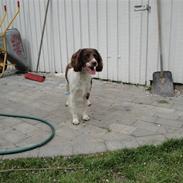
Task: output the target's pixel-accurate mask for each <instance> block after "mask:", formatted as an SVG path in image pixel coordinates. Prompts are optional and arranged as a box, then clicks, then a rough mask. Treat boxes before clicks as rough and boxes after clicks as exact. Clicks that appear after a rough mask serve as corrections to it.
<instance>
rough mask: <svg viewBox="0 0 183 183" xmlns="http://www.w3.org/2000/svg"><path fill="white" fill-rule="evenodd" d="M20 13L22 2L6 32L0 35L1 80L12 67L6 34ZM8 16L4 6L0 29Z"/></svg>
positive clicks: (18, 4)
mask: <svg viewBox="0 0 183 183" xmlns="http://www.w3.org/2000/svg"><path fill="white" fill-rule="evenodd" d="M19 13H20V2H19V1H18V2H17V10H16V12H15V15H14V16H13V18H12V19H11V21H10V22H9V24H8V25H7V26H6V28H5V29H4V31H2V33H1V34H0V38H1V39H2V47H1V48H0V78H1V77H2V76H3V74H4V72H5V70H6V68H7V66H8V65H11V64H8V63H7V58H8V52H7V44H6V32H7V30H8V29H9V28H10V26H11V25H12V24H13V22H14V20H15V19H16V17H17V16H18V14H19ZM6 16H7V9H6V6H4V15H3V17H2V19H1V20H0V28H2V25H3V23H4V20H5V18H6Z"/></svg>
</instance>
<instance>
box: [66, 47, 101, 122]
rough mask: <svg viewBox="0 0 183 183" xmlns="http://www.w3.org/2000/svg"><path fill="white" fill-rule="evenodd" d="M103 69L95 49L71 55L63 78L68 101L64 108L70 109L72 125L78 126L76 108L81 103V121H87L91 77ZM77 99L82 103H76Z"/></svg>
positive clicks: (87, 49)
mask: <svg viewBox="0 0 183 183" xmlns="http://www.w3.org/2000/svg"><path fill="white" fill-rule="evenodd" d="M102 69H103V63H102V58H101V56H100V54H99V53H98V51H97V50H96V49H92V48H84V49H79V50H78V51H77V52H76V53H74V54H73V55H72V58H71V62H70V63H69V64H68V65H67V67H66V71H65V78H66V80H67V94H68V100H67V102H66V106H69V107H70V111H71V114H72V118H73V121H72V123H73V124H74V125H77V124H79V117H78V112H77V108H78V106H79V104H81V103H82V119H83V120H84V121H88V120H89V119H90V118H89V116H88V114H87V107H88V106H89V105H91V103H90V102H89V97H90V92H91V86H92V77H91V75H95V74H96V72H100V71H102ZM78 99H80V100H81V101H82V102H79V103H78Z"/></svg>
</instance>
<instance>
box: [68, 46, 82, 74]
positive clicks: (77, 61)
mask: <svg viewBox="0 0 183 183" xmlns="http://www.w3.org/2000/svg"><path fill="white" fill-rule="evenodd" d="M81 52H82V49H79V50H78V51H77V52H76V53H74V54H73V55H72V57H71V66H72V67H73V69H74V71H75V72H81V71H82V66H83V61H82V58H81Z"/></svg>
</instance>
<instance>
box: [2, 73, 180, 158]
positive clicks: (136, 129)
mask: <svg viewBox="0 0 183 183" xmlns="http://www.w3.org/2000/svg"><path fill="white" fill-rule="evenodd" d="M46 77H47V78H46V80H45V82H43V83H39V82H35V81H31V80H26V79H24V77H23V75H12V76H7V77H4V78H1V79H0V113H10V114H17V115H26V116H34V117H37V118H42V119H45V120H47V121H50V123H51V124H52V125H53V126H54V127H55V129H56V136H55V137H54V139H53V140H52V141H51V142H49V143H48V144H47V145H45V146H43V147H40V148H37V149H34V150H32V151H27V152H25V153H19V154H14V155H5V156H0V159H5V158H20V157H43V156H58V155H64V156H70V155H73V154H90V153H96V152H105V151H112V150H117V149H122V148H131V147H138V146H141V145H144V144H159V143H161V142H163V141H165V140H166V139H168V138H181V137H183V95H181V94H180V95H177V96H175V97H172V98H168V97H167V98H166V97H160V96H155V95H151V94H150V93H149V91H146V90H145V87H143V86H134V85H125V84H117V83H113V82H106V81H101V80H94V81H93V88H92V94H91V102H92V106H91V107H90V108H89V115H90V117H91V120H90V121H88V122H82V123H81V124H80V125H78V126H73V125H72V123H71V115H70V113H69V109H68V108H67V107H65V101H66V97H65V95H64V93H65V80H64V77H63V76H62V75H59V76H58V75H57V76H56V75H46ZM49 133H50V130H49V129H48V128H47V127H45V125H43V124H40V123H38V122H36V121H32V120H28V121H27V120H25V119H14V118H5V117H0V150H1V149H3V148H13V147H21V146H26V145H30V144H34V143H36V142H40V141H42V140H43V139H44V138H46V137H47V136H48V135H49Z"/></svg>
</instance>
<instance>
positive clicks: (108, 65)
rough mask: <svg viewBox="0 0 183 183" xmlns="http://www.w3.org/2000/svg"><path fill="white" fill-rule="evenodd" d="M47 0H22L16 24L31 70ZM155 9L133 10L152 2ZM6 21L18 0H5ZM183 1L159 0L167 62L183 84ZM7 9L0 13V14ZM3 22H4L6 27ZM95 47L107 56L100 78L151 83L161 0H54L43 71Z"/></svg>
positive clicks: (61, 69)
mask: <svg viewBox="0 0 183 183" xmlns="http://www.w3.org/2000/svg"><path fill="white" fill-rule="evenodd" d="M46 3H47V1H46V0H27V1H20V5H21V7H20V8H21V11H20V15H19V16H18V17H17V19H16V20H15V22H14V24H13V27H17V28H18V30H19V31H20V32H21V36H22V40H23V44H24V47H25V51H26V54H27V57H28V59H29V60H30V62H31V63H32V69H33V70H35V69H36V64H37V57H38V49H39V44H40V39H41V31H42V27H43V21H44V15H45V9H46ZM148 3H149V5H150V6H151V11H150V13H149V14H148V12H147V11H143V12H135V11H134V6H135V5H139V4H144V5H145V4H148ZM4 4H6V5H7V10H8V20H10V19H11V17H12V16H13V15H14V12H15V11H16V0H15V1H12V0H2V1H1V2H0V10H2V9H3V5H4ZM182 9H183V1H181V0H161V22H162V35H163V36H162V42H163V44H162V45H163V60H164V68H165V70H170V71H172V74H173V79H174V81H175V82H179V83H183V64H182V57H183V51H182V50H183V46H182V45H183V44H182V42H183V41H182V40H183V38H182V32H183V22H182V17H183V11H182ZM2 14H3V11H0V17H1V16H2ZM8 20H6V21H5V24H7V23H8ZM4 27H5V25H3V28H4ZM84 47H93V48H97V49H98V50H99V52H100V53H101V55H102V57H103V60H104V69H103V72H101V73H99V74H98V75H97V77H99V78H102V79H109V80H115V81H122V82H125V83H133V84H145V83H147V84H149V81H150V80H152V74H153V72H155V71H157V70H159V48H158V30H157V0H51V1H50V7H49V11H48V19H47V23H46V30H45V35H44V40H43V47H42V52H41V58H40V66H39V70H40V71H43V72H58V73H60V72H62V73H63V72H64V71H65V67H66V64H67V63H68V62H69V60H70V58H71V56H72V54H73V52H75V51H77V50H78V49H79V48H84Z"/></svg>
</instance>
